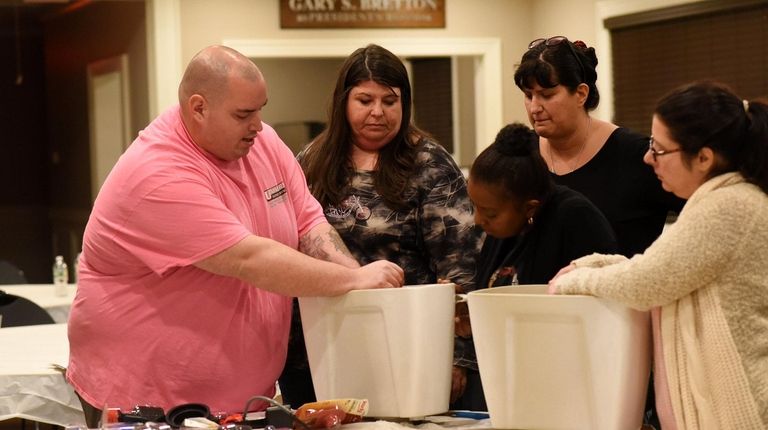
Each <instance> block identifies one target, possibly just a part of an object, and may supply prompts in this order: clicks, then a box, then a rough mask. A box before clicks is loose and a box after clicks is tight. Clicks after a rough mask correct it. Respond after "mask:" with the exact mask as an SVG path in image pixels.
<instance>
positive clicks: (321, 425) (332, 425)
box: [294, 399, 368, 429]
mask: <svg viewBox="0 0 768 430" xmlns="http://www.w3.org/2000/svg"><path fill="white" fill-rule="evenodd" d="M367 414H368V400H367V399H362V400H360V399H334V400H325V401H322V402H312V403H305V404H304V405H302V406H301V407H300V408H299V409H297V410H296V418H298V419H299V420H301V421H302V422H304V424H306V425H307V426H308V427H309V428H311V429H336V428H338V427H339V426H341V425H342V424H349V423H355V422H358V421H362V419H363V417H364V416H365V415H367ZM294 429H302V427H301V426H300V425H299V424H298V423H297V425H294Z"/></svg>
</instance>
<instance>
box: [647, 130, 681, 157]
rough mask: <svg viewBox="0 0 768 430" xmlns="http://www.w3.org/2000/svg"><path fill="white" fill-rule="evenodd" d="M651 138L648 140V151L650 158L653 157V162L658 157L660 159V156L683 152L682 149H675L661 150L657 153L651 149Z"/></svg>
mask: <svg viewBox="0 0 768 430" xmlns="http://www.w3.org/2000/svg"><path fill="white" fill-rule="evenodd" d="M653 142H655V140H653V136H651V138H650V139H648V150H649V151H651V156H653V161H656V159H657V158H658V157H661V156H662V155H667V154H672V153H673V152H680V151H682V150H683V148H676V149H662V150H660V151H657V150H656V149H655V148H654V147H653Z"/></svg>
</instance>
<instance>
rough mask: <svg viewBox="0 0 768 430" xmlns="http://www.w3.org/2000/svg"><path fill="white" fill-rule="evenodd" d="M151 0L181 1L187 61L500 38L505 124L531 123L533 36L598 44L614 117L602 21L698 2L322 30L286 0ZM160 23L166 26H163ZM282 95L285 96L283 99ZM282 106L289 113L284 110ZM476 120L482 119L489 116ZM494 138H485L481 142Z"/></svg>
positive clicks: (538, 6)
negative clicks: (300, 44) (303, 20)
mask: <svg viewBox="0 0 768 430" xmlns="http://www.w3.org/2000/svg"><path fill="white" fill-rule="evenodd" d="M147 1H148V2H149V3H160V2H173V3H174V4H178V9H179V12H178V14H179V15H178V17H177V18H178V20H177V21H178V22H176V21H173V22H170V23H169V25H171V26H173V27H174V28H178V29H179V33H180V36H179V40H180V48H179V50H180V55H179V56H180V59H181V62H182V63H183V64H186V63H187V62H188V61H189V60H190V59H191V58H192V56H193V55H194V54H195V53H196V52H198V51H199V50H200V49H202V48H203V47H205V46H207V45H211V44H218V43H222V42H223V41H225V40H253V41H264V40H292V39H297V40H298V39H304V40H306V39H314V40H325V39H327V40H329V41H332V40H340V39H344V40H355V41H358V42H359V43H358V44H359V45H360V46H363V45H364V44H366V43H368V42H370V41H375V40H377V39H381V38H403V39H407V38H413V39H415V40H416V39H417V40H430V39H435V40H439V39H445V38H496V39H498V40H499V41H500V43H501V71H500V73H501V85H500V88H498V91H499V93H500V96H501V112H490V113H487V114H488V115H500V116H501V121H502V122H503V123H507V122H512V121H521V122H526V121H527V116H526V114H525V110H524V107H523V103H522V95H521V93H520V91H519V90H518V88H517V87H516V86H515V84H514V82H513V76H514V71H515V66H516V64H517V63H518V62H519V60H520V57H521V56H522V54H523V53H524V52H525V50H526V48H527V45H528V43H529V42H530V41H531V40H533V39H535V38H538V37H545V36H553V35H564V36H567V37H569V38H571V39H581V40H584V41H585V42H586V43H587V44H589V45H590V46H594V47H595V49H596V51H597V55H598V58H599V65H598V88H599V89H600V92H601V103H600V107H599V108H598V109H597V111H596V112H595V115H596V116H598V117H600V118H603V119H610V118H611V116H612V114H613V109H612V104H613V94H612V91H611V89H612V83H613V82H612V79H611V76H610V71H611V55H610V37H609V34H608V32H607V31H606V30H605V29H604V28H603V21H604V20H605V19H606V18H610V17H614V16H619V15H624V14H628V13H635V12H641V11H647V10H652V9H657V8H663V7H668V6H673V5H678V4H683V3H692V2H694V1H695V0H446V26H445V28H440V29H321V30H315V29H306V30H303V29H286V30H283V29H281V28H280V19H279V2H278V1H276V0H270V1H255V0H221V1H218V2H215V4H214V3H212V2H210V1H209V0H183V1H179V0H147ZM150 9H151V8H150ZM165 19H168V18H165ZM154 25H155V26H156V27H161V26H162V23H155V24H154ZM350 52H351V51H350ZM396 53H397V52H396ZM257 63H263V61H261V60H259V61H257ZM265 67H270V66H265ZM270 74H271V72H270ZM273 76H274V77H271V78H269V79H270V80H271V82H270V93H271V94H270V95H271V99H270V104H271V103H273V102H274V103H276V104H277V103H280V104H282V102H283V101H285V102H287V103H294V104H295V108H296V109H302V108H301V107H300V106H298V105H299V104H300V101H298V102H297V101H296V100H295V99H294V96H292V95H291V93H292V90H291V89H290V85H289V86H288V87H285V86H283V84H282V83H278V82H276V81H275V79H276V78H277V76H278V75H274V74H273ZM179 78H180V76H179V77H177V78H176V80H175V82H174V83H173V85H168V83H165V84H163V85H165V88H158V89H157V91H158V92H163V91H165V92H166V93H167V94H171V93H173V94H175V91H176V88H175V86H176V85H177V83H178V79H179ZM285 94H288V95H289V96H288V97H286V96H285ZM158 97H160V96H158ZM165 99H170V97H166V98H165ZM278 99H281V101H280V102H278ZM270 109H272V106H270ZM275 109H279V110H282V109H283V107H280V106H279V107H277V108H275ZM323 109H325V106H324V107H323ZM477 120H478V121H479V123H480V122H481V121H483V118H477ZM486 140H487V139H486ZM488 143H490V142H487V143H482V142H478V146H482V145H487V144H488ZM478 149H479V148H478Z"/></svg>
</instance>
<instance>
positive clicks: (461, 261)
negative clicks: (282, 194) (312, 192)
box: [310, 141, 482, 291]
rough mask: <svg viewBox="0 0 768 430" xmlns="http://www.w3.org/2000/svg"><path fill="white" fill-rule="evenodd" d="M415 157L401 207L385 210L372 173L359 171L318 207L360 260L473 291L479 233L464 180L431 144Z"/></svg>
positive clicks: (412, 280) (415, 279)
mask: <svg viewBox="0 0 768 430" xmlns="http://www.w3.org/2000/svg"><path fill="white" fill-rule="evenodd" d="M417 157H418V163H417V166H418V167H417V174H416V175H415V176H414V177H413V178H412V180H411V184H410V185H409V187H408V189H407V190H406V191H405V201H406V202H407V209H403V210H393V209H391V208H389V207H388V206H387V205H386V204H385V203H384V202H383V200H382V198H381V196H379V194H378V193H377V192H376V190H375V187H374V182H373V181H374V177H373V172H371V171H360V170H359V171H356V172H355V174H354V176H353V177H352V178H351V181H350V185H351V187H350V188H351V190H352V192H351V193H350V194H349V195H348V196H347V197H346V198H345V199H344V201H343V202H342V203H341V204H339V205H337V206H328V207H326V208H324V212H325V217H326V218H327V219H328V222H329V223H330V224H331V225H333V226H334V227H335V228H336V231H338V232H339V235H340V236H341V238H342V239H343V240H344V243H345V244H346V245H347V247H348V248H349V250H350V252H351V253H352V255H354V256H355V257H356V258H357V260H358V261H359V262H360V264H367V263H370V262H372V261H375V260H381V259H384V260H389V261H392V262H394V263H396V264H398V265H400V267H402V268H403V269H404V270H405V283H406V285H414V284H429V283H434V282H436V281H437V279H438V278H443V279H448V280H450V281H452V282H455V283H456V284H457V285H459V286H461V287H463V288H464V289H465V290H466V291H471V290H474V289H475V287H474V279H473V278H474V274H475V259H476V257H477V255H478V254H479V250H480V247H481V245H482V231H481V230H480V229H479V228H477V227H475V225H474V217H473V209H472V203H471V202H470V200H469V196H468V194H467V185H466V180H465V179H464V176H463V174H462V173H461V170H459V168H458V166H457V165H456V163H455V162H454V161H453V158H451V156H450V154H449V153H448V152H447V151H446V150H445V149H444V148H443V147H442V146H440V145H438V144H436V143H434V142H431V141H422V142H421V143H420V144H419V150H418V152H417ZM310 187H311V184H310Z"/></svg>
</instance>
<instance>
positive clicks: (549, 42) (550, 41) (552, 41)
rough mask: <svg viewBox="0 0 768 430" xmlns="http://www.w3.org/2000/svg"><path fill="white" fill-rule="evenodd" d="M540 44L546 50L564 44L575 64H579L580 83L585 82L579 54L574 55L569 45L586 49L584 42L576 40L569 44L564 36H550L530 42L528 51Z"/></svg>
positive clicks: (585, 75) (584, 73) (582, 64)
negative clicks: (582, 46) (576, 45)
mask: <svg viewBox="0 0 768 430" xmlns="http://www.w3.org/2000/svg"><path fill="white" fill-rule="evenodd" d="M542 43H543V44H544V46H545V47H547V48H549V47H552V46H557V45H560V44H562V43H565V46H567V47H568V49H569V50H570V51H571V53H572V54H573V56H574V58H576V62H577V63H579V69H581V81H582V82H585V81H586V80H587V74H586V72H585V69H584V63H582V62H581V58H579V54H577V53H576V50H575V49H573V46H572V45H571V44H574V45H575V44H579V46H581V45H584V46H585V47H586V45H585V44H584V42H582V41H580V40H577V41H576V42H571V41H570V40H568V38H567V37H565V36H552V37H549V38H546V39H545V38H541V39H535V40H532V41H531V43H529V44H528V49H529V50H530V49H533V48H535V47H537V46H539V45H541V44H542Z"/></svg>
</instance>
